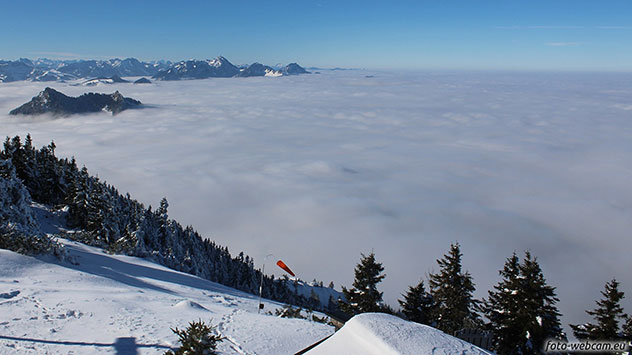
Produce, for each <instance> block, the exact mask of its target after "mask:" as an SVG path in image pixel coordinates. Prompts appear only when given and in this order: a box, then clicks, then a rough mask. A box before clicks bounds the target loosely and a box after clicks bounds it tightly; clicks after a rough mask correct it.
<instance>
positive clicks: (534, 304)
mask: <svg viewBox="0 0 632 355" xmlns="http://www.w3.org/2000/svg"><path fill="white" fill-rule="evenodd" d="M500 275H501V277H502V280H501V281H500V282H499V283H498V285H496V286H494V290H493V291H489V298H488V299H487V300H486V301H485V302H484V305H483V310H484V312H485V315H486V316H487V318H488V319H489V324H488V326H489V328H490V330H492V331H493V350H495V351H496V353H498V354H501V355H502V354H540V353H542V345H543V343H544V342H545V341H546V339H548V338H557V339H565V335H564V334H563V332H562V329H561V325H560V322H559V317H560V313H559V312H558V310H557V308H556V306H555V304H556V303H557V302H558V301H559V300H558V299H557V297H556V295H555V288H554V287H551V286H549V285H547V284H546V281H545V279H544V276H543V275H542V270H541V269H540V266H539V264H538V262H537V260H536V259H535V258H532V257H531V254H530V253H529V252H526V253H525V258H524V260H523V262H522V264H521V263H520V260H519V258H518V256H517V255H516V254H515V253H514V254H513V255H512V256H511V257H510V258H508V259H507V261H506V262H505V265H504V267H503V269H502V270H500Z"/></svg>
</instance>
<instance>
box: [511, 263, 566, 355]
mask: <svg viewBox="0 0 632 355" xmlns="http://www.w3.org/2000/svg"><path fill="white" fill-rule="evenodd" d="M520 279H521V280H522V294H523V299H522V301H521V302H522V306H521V308H522V309H523V311H524V312H525V314H526V315H527V317H530V318H529V319H528V320H527V317H525V321H526V322H527V323H526V324H525V327H526V329H527V332H528V333H527V334H526V335H527V338H528V341H527V343H526V348H527V349H528V350H529V351H527V350H525V352H524V353H525V354H529V353H531V354H540V353H541V352H542V345H543V344H544V342H545V341H546V340H547V339H549V338H556V339H566V335H565V334H564V332H563V331H562V326H561V324H560V320H559V318H560V316H561V314H560V312H559V311H558V309H557V307H556V306H555V304H556V303H557V302H559V299H558V298H557V295H556V293H555V287H553V286H550V285H548V284H547V283H546V280H545V279H544V275H543V274H542V269H541V268H540V264H539V263H538V261H537V259H536V258H534V257H532V256H531V253H530V252H528V251H527V252H525V257H524V259H523V261H522V263H521V264H520Z"/></svg>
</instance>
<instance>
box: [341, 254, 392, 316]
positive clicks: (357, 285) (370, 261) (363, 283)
mask: <svg viewBox="0 0 632 355" xmlns="http://www.w3.org/2000/svg"><path fill="white" fill-rule="evenodd" d="M361 255H362V259H361V260H360V263H359V264H358V265H357V266H356V267H355V270H354V271H355V279H354V281H353V287H352V288H351V289H346V288H345V287H342V293H343V294H344V296H345V298H346V302H342V301H341V303H340V309H341V310H342V311H343V312H345V313H347V314H349V315H355V314H360V313H365V312H380V311H382V310H383V306H382V292H379V291H378V290H377V284H378V283H380V282H381V281H382V280H383V279H384V277H385V276H386V275H383V274H382V271H384V267H382V264H381V263H378V262H377V261H376V260H375V254H374V253H371V254H369V256H365V255H364V254H361Z"/></svg>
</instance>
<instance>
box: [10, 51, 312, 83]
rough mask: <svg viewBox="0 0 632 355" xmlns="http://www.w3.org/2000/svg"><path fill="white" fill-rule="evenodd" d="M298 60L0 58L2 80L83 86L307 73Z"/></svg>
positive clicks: (220, 57)
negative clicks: (130, 79)
mask: <svg viewBox="0 0 632 355" xmlns="http://www.w3.org/2000/svg"><path fill="white" fill-rule="evenodd" d="M306 73H308V71H307V70H305V69H304V68H302V67H301V66H300V65H298V64H296V63H291V64H288V65H286V66H284V67H276V68H273V67H270V66H267V65H263V64H260V63H253V64H251V65H246V66H243V67H237V66H235V65H233V64H232V63H231V62H229V61H228V59H226V58H224V57H222V56H219V57H217V58H215V59H212V60H187V61H180V62H177V63H172V62H168V61H155V62H141V61H139V60H138V59H135V58H127V59H122V60H121V59H118V58H117V59H108V60H74V61H68V60H51V59H37V60H30V59H26V58H21V59H19V60H16V61H5V60H0V83H2V82H11V81H21V80H29V81H68V80H78V79H89V80H88V81H86V82H84V83H83V85H97V84H100V83H113V82H121V81H115V80H110V79H113V78H120V77H126V76H150V77H152V78H154V79H155V80H183V79H206V78H230V77H252V76H282V75H296V74H306Z"/></svg>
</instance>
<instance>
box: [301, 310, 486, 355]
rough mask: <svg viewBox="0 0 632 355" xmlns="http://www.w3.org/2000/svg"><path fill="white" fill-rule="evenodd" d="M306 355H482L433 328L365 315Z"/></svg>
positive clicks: (467, 344)
mask: <svg viewBox="0 0 632 355" xmlns="http://www.w3.org/2000/svg"><path fill="white" fill-rule="evenodd" d="M307 354H309V355H320V354H322V355H329V354H345V355H356V354H357V355H398V354H410V355H418V354H435V355H452V354H461V355H485V354H491V353H489V352H487V351H485V350H483V349H481V348H479V347H476V346H474V345H472V344H470V343H468V342H465V341H463V340H461V339H458V338H455V337H453V336H450V335H447V334H445V333H443V332H442V331H440V330H437V329H434V328H432V327H429V326H426V325H422V324H418V323H413V322H408V321H405V320H403V319H401V318H398V317H395V316H392V315H389V314H384V313H364V314H360V315H357V316H355V317H353V318H352V319H350V320H349V321H348V322H347V323H346V324H345V325H344V327H342V328H341V329H340V330H339V331H338V332H337V333H335V334H334V335H333V336H331V337H330V338H329V339H327V340H325V341H324V342H323V343H322V344H320V345H318V346H316V347H315V348H314V349H312V350H310V351H308V352H307Z"/></svg>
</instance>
